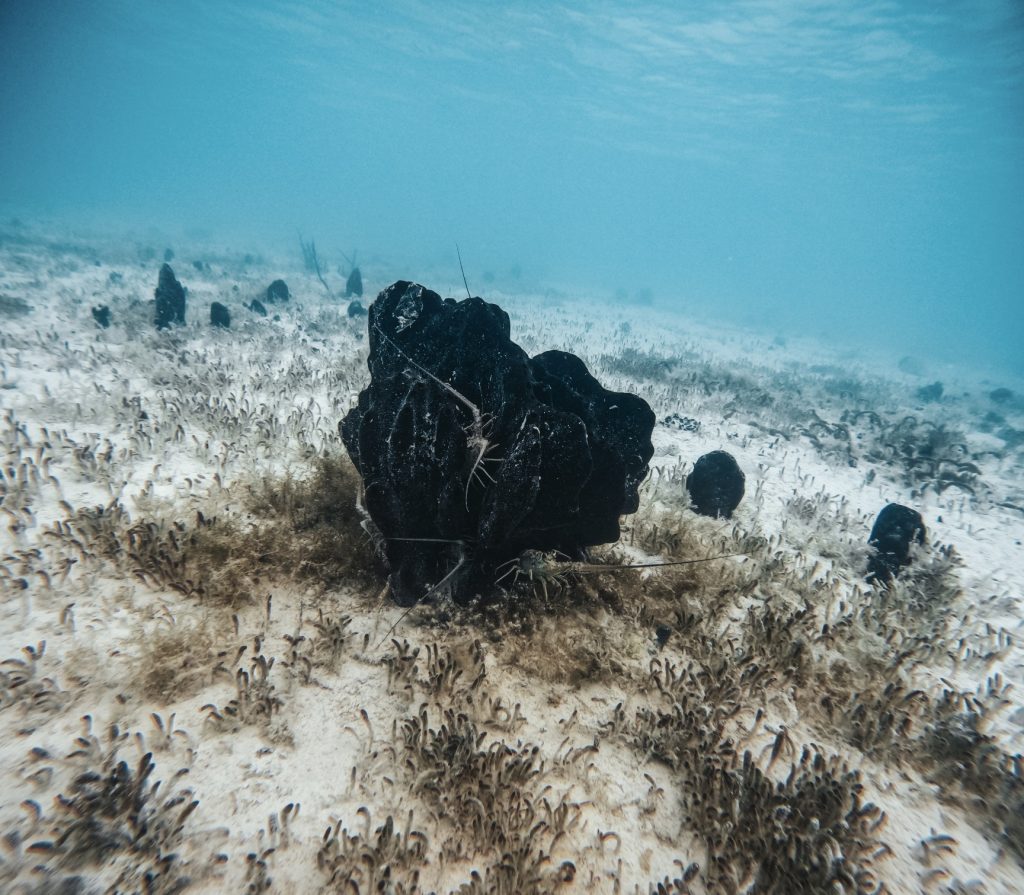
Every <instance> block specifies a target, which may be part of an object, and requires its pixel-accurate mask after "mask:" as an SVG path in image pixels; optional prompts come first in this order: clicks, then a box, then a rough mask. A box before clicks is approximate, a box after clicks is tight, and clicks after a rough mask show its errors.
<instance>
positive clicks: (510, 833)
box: [398, 707, 579, 895]
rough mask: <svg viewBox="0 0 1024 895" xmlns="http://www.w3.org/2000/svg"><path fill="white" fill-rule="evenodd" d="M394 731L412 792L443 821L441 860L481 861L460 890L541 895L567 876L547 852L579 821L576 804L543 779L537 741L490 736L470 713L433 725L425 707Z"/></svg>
mask: <svg viewBox="0 0 1024 895" xmlns="http://www.w3.org/2000/svg"><path fill="white" fill-rule="evenodd" d="M398 736H399V742H400V743H401V749H402V756H403V759H404V761H405V762H406V764H407V766H408V767H409V770H410V773H411V774H412V775H413V779H412V781H411V787H412V792H413V793H414V794H416V795H418V796H419V797H421V798H422V799H423V800H424V801H425V802H426V803H427V805H428V806H429V807H430V809H431V811H432V812H433V813H434V814H435V815H436V816H437V817H438V818H441V819H442V832H441V833H440V835H442V836H443V837H444V841H443V842H442V843H441V845H440V854H441V856H442V857H443V859H444V861H445V862H458V861H466V860H472V861H473V863H474V864H476V865H477V866H480V865H483V872H482V873H481V872H479V871H477V870H474V871H473V873H472V875H471V878H470V880H469V881H468V883H467V884H465V885H464V886H463V887H462V888H461V889H459V891H462V892H466V893H481V895H483V893H495V895H497V893H500V892H519V893H524V895H526V893H538V895H539V893H546V892H551V891H554V890H556V889H557V886H558V884H559V883H561V882H565V881H566V874H567V873H570V869H569V868H567V867H566V866H565V864H562V865H559V864H557V863H556V862H555V861H554V860H552V852H553V850H554V847H555V844H556V843H557V842H558V840H559V839H561V838H562V837H564V836H565V835H566V834H568V833H569V831H570V830H572V829H573V828H574V827H575V826H576V824H577V823H578V822H579V806H578V805H576V804H575V803H572V802H570V801H568V800H567V799H566V798H565V797H564V796H562V797H557V796H556V795H555V793H553V792H551V790H550V787H548V786H546V785H545V784H544V782H543V781H544V776H545V768H544V762H543V760H542V758H541V756H540V750H539V748H538V747H537V746H535V745H533V744H530V743H522V742H518V743H517V744H516V745H515V746H511V745H509V744H507V743H506V742H505V741H503V740H499V739H493V740H491V741H490V742H488V736H487V734H486V733H485V732H483V731H481V730H480V729H479V728H478V727H477V725H476V724H475V723H474V722H473V721H472V719H470V718H469V717H468V716H467V715H466V714H464V713H461V712H455V711H452V710H447V711H445V712H444V713H443V716H442V718H441V721H440V723H439V724H437V725H436V726H433V725H432V724H431V723H430V718H429V716H428V713H427V709H426V707H424V708H422V709H421V710H420V712H419V713H418V714H417V715H415V716H412V717H410V718H407V719H406V720H405V721H404V722H403V723H402V725H401V728H400V730H399V735H398ZM574 871H575V868H572V870H571V872H574ZM569 878H570V879H571V875H570V876H569Z"/></svg>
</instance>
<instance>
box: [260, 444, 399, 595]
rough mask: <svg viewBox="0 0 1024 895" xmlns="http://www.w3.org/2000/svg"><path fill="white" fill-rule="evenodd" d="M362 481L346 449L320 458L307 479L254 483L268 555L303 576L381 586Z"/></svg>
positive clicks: (264, 554) (332, 583) (263, 554)
mask: <svg viewBox="0 0 1024 895" xmlns="http://www.w3.org/2000/svg"><path fill="white" fill-rule="evenodd" d="M360 488H361V482H360V479H359V474H358V472H356V469H355V467H354V466H353V465H352V461H351V460H350V459H349V458H348V457H347V456H346V455H345V454H340V453H339V454H330V455H326V456H319V457H316V458H314V460H313V462H312V470H311V472H310V474H309V475H308V476H306V477H304V478H297V477H295V476H292V475H285V476H284V477H281V478H271V477H264V478H263V479H262V480H260V481H259V482H258V483H257V484H256V485H254V486H253V487H251V489H250V496H249V501H248V505H249V509H250V511H251V513H252V514H253V516H254V517H255V518H256V519H257V520H260V521H262V525H261V524H260V521H258V522H257V526H256V528H257V530H258V531H259V532H260V535H259V537H258V538H257V540H258V541H259V543H260V550H261V552H260V553H259V554H258V556H256V558H257V559H260V560H265V561H267V562H269V563H271V564H272V565H273V566H275V567H277V568H278V569H280V570H282V571H283V570H290V572H291V573H292V574H294V575H296V576H297V577H299V578H301V579H303V580H314V581H317V582H319V583H321V584H323V585H325V586H335V585H338V584H341V583H350V584H355V585H356V586H357V587H371V586H375V587H378V588H379V586H380V583H381V578H382V574H383V570H382V567H381V564H380V562H379V561H378V560H377V558H376V556H375V554H374V550H373V545H372V543H371V540H370V537H369V535H368V534H367V532H366V529H365V528H364V526H363V522H364V517H363V515H362V513H361V512H360V511H359V508H358V501H359V494H360Z"/></svg>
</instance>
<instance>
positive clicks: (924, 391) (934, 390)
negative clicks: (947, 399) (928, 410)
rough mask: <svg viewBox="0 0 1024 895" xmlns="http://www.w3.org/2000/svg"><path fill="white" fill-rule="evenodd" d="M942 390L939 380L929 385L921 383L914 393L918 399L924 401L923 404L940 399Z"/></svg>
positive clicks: (932, 402)
mask: <svg viewBox="0 0 1024 895" xmlns="http://www.w3.org/2000/svg"><path fill="white" fill-rule="evenodd" d="M943 391H944V389H943V387H942V383H941V382H933V383H932V384H931V385H922V386H921V387H920V388H919V389H918V390H917V391H916V392H915V394H916V395H917V400H918V401H924V403H925V404H934V403H935V402H936V401H941V400H942V393H943Z"/></svg>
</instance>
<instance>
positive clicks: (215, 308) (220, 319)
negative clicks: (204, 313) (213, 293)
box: [210, 301, 231, 329]
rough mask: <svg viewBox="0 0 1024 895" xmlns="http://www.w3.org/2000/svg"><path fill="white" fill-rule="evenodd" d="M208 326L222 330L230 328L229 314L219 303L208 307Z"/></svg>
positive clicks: (216, 302)
mask: <svg viewBox="0 0 1024 895" xmlns="http://www.w3.org/2000/svg"><path fill="white" fill-rule="evenodd" d="M210 324H211V325H212V326H219V327H221V328H223V329H230V328H231V312H230V311H229V310H228V309H227V307H226V306H225V305H222V304H221V303H220V302H219V301H215V302H214V303H213V304H211V305H210Z"/></svg>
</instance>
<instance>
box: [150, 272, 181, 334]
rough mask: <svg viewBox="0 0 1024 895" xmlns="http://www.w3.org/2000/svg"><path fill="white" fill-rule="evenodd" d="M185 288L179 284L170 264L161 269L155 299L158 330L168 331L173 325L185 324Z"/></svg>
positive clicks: (154, 294) (154, 293)
mask: <svg viewBox="0 0 1024 895" xmlns="http://www.w3.org/2000/svg"><path fill="white" fill-rule="evenodd" d="M185 292H186V290H185V287H184V286H182V285H181V283H179V282H178V279H177V277H175V276H174V271H173V270H171V265H170V264H164V265H163V267H161V268H160V278H159V279H158V281H157V286H156V289H155V290H154V292H153V297H154V298H155V299H156V320H155V321H154V322H155V323H156V328H157V329H167V327H169V326H170V325H171V324H172V323H184V322H185Z"/></svg>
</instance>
